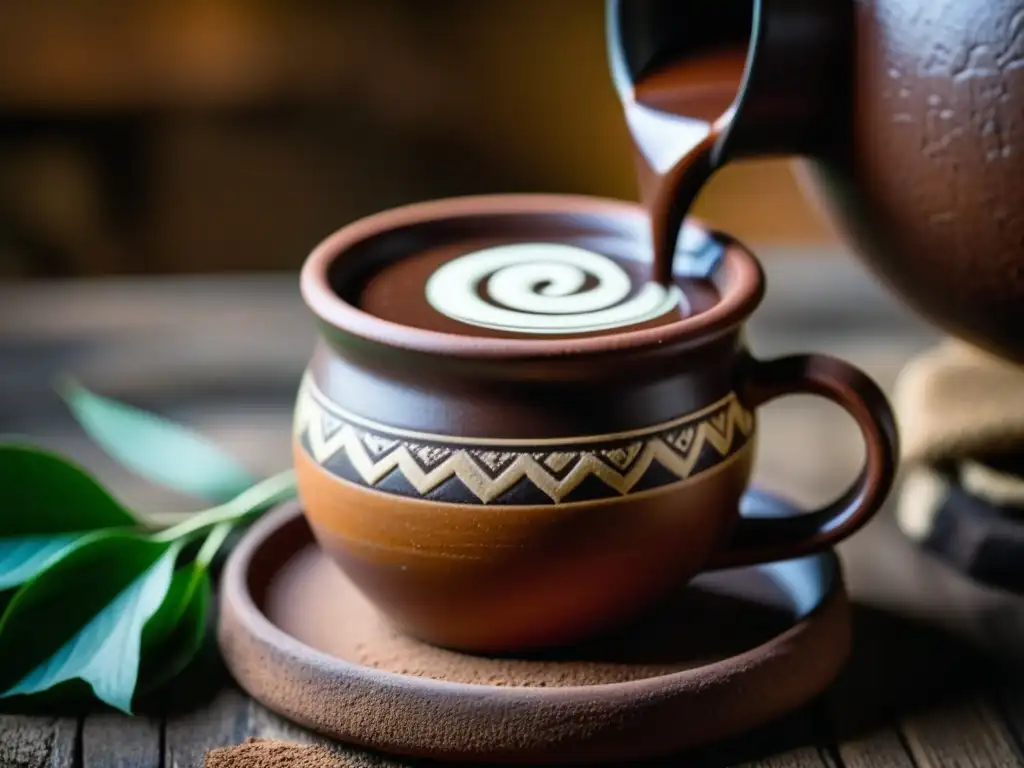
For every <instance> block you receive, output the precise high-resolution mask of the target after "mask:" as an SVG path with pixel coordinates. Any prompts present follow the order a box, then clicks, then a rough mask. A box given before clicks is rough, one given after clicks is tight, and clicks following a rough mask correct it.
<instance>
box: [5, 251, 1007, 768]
mask: <svg viewBox="0 0 1024 768" xmlns="http://www.w3.org/2000/svg"><path fill="white" fill-rule="evenodd" d="M766 268H767V272H768V276H769V293H768V298H767V299H766V301H765V304H764V306H763V307H762V309H761V310H760V311H759V312H758V315H757V316H756V318H755V319H754V320H753V321H752V323H751V325H750V341H751V344H752V346H753V348H754V349H755V350H756V351H757V352H758V353H759V354H761V355H763V356H769V355H773V354H780V353H785V352H791V351H809V350H814V351H827V352H829V353H831V354H834V355H838V356H841V357H844V358H846V359H848V360H850V361H851V362H853V363H855V364H857V365H860V366H861V367H863V368H864V369H865V370H866V371H868V372H869V373H870V374H871V375H873V376H874V377H875V378H876V379H877V380H878V381H879V382H880V383H881V384H882V385H883V386H884V387H885V388H887V389H890V390H891V388H892V386H893V384H894V381H895V379H896V376H897V375H898V373H899V371H900V368H901V367H902V365H903V364H904V363H905V362H906V361H907V360H908V359H909V358H910V357H911V356H912V355H914V354H915V353H916V352H918V351H921V350H923V349H925V348H927V347H928V346H929V345H931V344H932V343H934V342H935V341H936V340H937V335H936V334H935V333H934V332H933V331H932V330H930V329H929V328H928V327H927V326H925V325H924V324H923V323H922V322H921V321H919V320H917V319H916V318H914V317H913V316H912V315H911V314H910V313H909V312H908V311H906V310H905V309H903V308H902V307H901V306H900V305H899V304H898V303H897V302H896V301H895V300H894V299H893V298H892V297H891V296H890V295H889V294H888V293H886V292H885V291H884V289H882V288H881V287H880V286H879V285H878V284H877V283H875V282H874V281H873V280H871V279H870V278H869V277H868V276H867V275H866V274H865V273H864V272H863V270H862V269H861V268H860V267H859V266H858V265H857V264H856V263H855V262H854V260H853V259H850V258H846V257H844V256H842V255H840V257H839V258H835V255H833V256H831V257H828V258H825V257H823V258H821V259H808V258H806V255H804V256H801V257H799V258H797V257H794V258H788V257H787V256H786V254H785V253H780V254H771V255H770V257H768V258H766ZM312 338H313V331H312V327H311V324H310V322H309V318H308V317H307V315H306V313H305V311H304V309H303V307H302V305H301V303H300V301H299V298H298V295H297V291H296V276H295V275H294V274H288V275H274V276H260V277H245V278H238V277H231V278H224V279H218V278H203V279H192V280H190V279H167V280H153V281H131V280H126V281H102V282H93V283H79V284H59V285H54V284H49V285H36V286H24V285H22V286H18V287H17V288H15V287H13V286H12V287H8V288H3V287H0V432H3V433H7V434H12V433H13V434H18V435H21V436H25V437H28V438H30V439H32V440H33V441H35V442H37V443H39V444H43V445H47V446H50V447H54V448H57V449H59V450H61V451H65V452H67V453H68V454H70V455H72V456H74V457H75V458H76V459H78V460H79V461H80V462H81V463H83V464H84V465H86V466H87V467H89V468H90V469H92V470H93V471H94V472H95V473H96V474H97V475H99V476H100V477H101V478H102V479H103V480H104V481H105V482H107V483H109V484H110V485H111V486H112V487H113V488H115V489H116V490H117V492H118V494H119V495H120V497H121V498H122V499H124V500H125V501H127V502H129V503H131V504H134V505H136V506H138V507H141V508H143V509H147V510H153V511H160V512H173V511H174V510H188V509H189V502H188V500H186V499H183V498H180V497H176V496H175V495H173V494H171V493H168V492H163V491H159V490H157V489H154V488H151V487H149V486H147V485H146V484H145V483H144V482H142V481H139V480H137V479H135V478H133V477H132V476H131V475H129V474H128V473H127V472H125V471H123V470H121V469H119V468H118V467H117V466H116V465H114V464H113V462H111V461H110V460H109V459H107V458H106V457H104V456H103V455H102V454H100V453H98V452H97V451H96V450H95V449H94V448H92V447H91V446H90V445H89V443H88V441H87V440H86V439H85V438H84V437H82V436H81V434H80V432H78V431H77V429H76V428H75V426H74V424H73V423H72V421H71V419H70V418H69V416H68V415H67V414H66V413H65V412H64V410H63V408H62V406H61V404H60V403H59V401H58V400H57V398H56V396H55V395H54V394H53V393H52V390H51V389H49V383H50V382H51V381H52V380H53V378H54V377H56V376H57V375H59V374H61V373H73V374H74V375H76V376H78V377H79V378H80V379H81V380H82V381H83V382H84V383H85V384H86V385H88V386H90V387H93V388H95V389H97V390H99V391H101V392H104V393H106V394H108V395H111V396H115V397H120V398H124V399H127V400H130V401H132V402H135V403H137V404H139V405H141V406H143V407H147V408H152V409H156V410H158V411H160V412H162V413H165V414H167V415H169V416H171V417H173V418H176V419H179V420H182V421H184V422H186V423H189V424H191V425H193V426H195V427H197V428H199V429H201V430H203V431H204V432H205V433H206V434H208V435H210V436H212V437H213V438H214V439H215V440H218V441H219V442H221V443H222V444H224V445H225V446H226V447H227V448H228V449H229V450H232V451H234V452H235V453H236V454H237V455H240V456H241V457H243V458H244V459H245V460H246V461H248V462H249V463H250V464H251V466H252V467H253V468H254V469H256V470H258V471H262V472H268V473H269V472H272V471H274V470H276V469H279V468H281V467H283V466H285V465H286V464H287V462H288V439H287V436H288V422H289V419H290V415H291V414H290V409H291V398H292V396H293V393H294V390H295V387H296V384H297V381H298V376H299V374H300V372H301V370H302V367H303V365H304V363H305V361H306V357H307V354H308V352H309V347H310V344H311V341H312ZM762 424H763V442H762V445H763V448H762V450H761V455H760V457H759V459H758V464H757V477H758V480H759V482H760V483H761V484H762V485H764V486H766V487H768V488H773V489H776V490H785V491H786V492H788V493H789V494H790V495H791V496H792V497H794V498H795V499H797V500H799V501H801V502H804V503H813V502H817V501H822V500H824V499H825V498H826V497H828V496H829V495H831V494H833V493H835V492H836V491H838V490H839V489H840V488H841V486H843V485H844V484H845V482H847V481H848V480H849V479H850V478H852V476H853V474H854V472H855V470H856V466H857V463H858V461H859V458H860V450H861V449H860V446H859V444H858V441H857V436H856V431H855V429H854V427H853V426H852V424H850V423H849V422H848V421H846V419H845V418H844V417H843V416H842V414H840V413H839V411H838V409H837V408H835V407H833V406H830V405H827V404H824V403H821V402H819V401H815V400H813V399H811V398H805V397H799V398H790V399H788V400H785V401H780V402H777V403H774V404H772V405H771V406H769V407H768V408H766V409H765V410H764V412H763V417H762ZM890 506H891V504H890ZM840 555H841V558H842V561H843V567H844V572H845V577H846V581H847V584H848V587H849V590H850V592H851V594H852V597H853V600H854V604H855V619H854V621H855V624H854V628H855V629H854V631H855V634H854V652H853V656H852V658H851V659H850V662H849V664H848V665H847V667H846V670H845V671H844V673H843V675H842V676H841V677H840V679H839V680H837V681H836V683H835V684H834V685H833V686H832V687H831V688H830V690H829V691H828V692H827V693H826V694H825V695H824V696H822V697H821V699H820V700H818V701H815V702H813V704H811V705H810V706H808V707H806V708H805V709H804V710H803V711H801V712H797V713H794V714H793V715H792V716H789V717H787V718H785V719H784V720H783V721H782V722H779V723H773V724H771V725H770V726H768V727H765V728H762V729H760V730H759V731H758V732H756V733H752V734H749V735H747V736H744V737H743V738H740V739H734V740H731V741H730V742H728V743H725V744H720V745H715V746H713V747H709V748H708V749H706V750H702V751H701V752H700V753H698V754H692V755H686V756H676V757H673V758H670V759H666V760H663V761H660V762H659V763H658V764H661V765H684V764H685V765H710V766H718V765H734V764H750V765H758V766H772V767H773V768H797V767H798V766H800V767H807V768H810V767H811V766H822V767H823V768H824V767H826V766H827V767H828V768H837V767H839V766H847V767H848V768H869V767H873V766H882V767H884V768H939V767H940V766H941V767H945V766H950V767H952V766H957V767H960V766H964V767H968V766H977V767H978V768H982V767H988V766H1009V765H1019V764H1022V752H1021V740H1022V738H1024V672H1022V671H1021V666H1022V665H1021V663H1020V662H1021V660H1022V658H1024V600H1020V599H1017V598H1014V597H1012V596H1009V595H1005V594H1002V593H998V592H994V591H988V590H983V589H981V588H978V587H977V586H975V585H973V584H970V583H968V582H966V581H964V580H963V579H962V578H960V577H958V576H957V575H956V574H954V573H952V572H951V571H949V570H948V569H947V568H946V567H945V566H943V565H942V564H940V563H937V562H935V561H933V560H931V559H929V558H927V557H925V556H923V555H921V554H920V553H918V552H917V551H916V550H915V549H914V548H913V547H912V546H911V545H910V544H909V543H908V542H907V541H906V540H905V539H904V538H903V537H902V536H901V535H900V534H899V533H898V532H897V530H896V528H895V524H894V523H893V521H892V518H891V509H890V510H887V511H886V513H884V514H882V515H881V516H880V517H879V518H878V519H876V520H875V521H874V522H872V523H871V524H870V525H869V526H868V527H867V528H865V529H864V530H863V531H862V532H861V533H859V534H858V535H857V536H855V537H854V538H852V539H851V540H849V541H848V542H846V543H845V544H844V545H842V546H841V547H840ZM0 663H2V660H0ZM208 663H209V664H210V665H212V666H211V667H210V669H211V670H213V671H212V672H210V673H208V674H205V675H204V677H205V679H206V681H207V682H208V683H209V684H210V685H209V686H208V687H209V691H208V692H207V693H204V694H203V695H201V696H199V698H197V699H196V700H193V701H188V700H182V701H177V700H175V699H174V697H173V696H172V697H169V698H168V699H167V700H165V701H162V702H159V703H158V705H157V707H156V709H154V710H153V712H152V713H149V714H147V715H146V716H144V717H138V718H134V719H128V718H124V717H120V716H117V715H111V714H86V715H80V714H79V715H73V716H64V715H61V716H48V717H41V716H30V715H21V714H18V715H15V714H7V715H0V764H2V768H7V767H8V766H18V767H19V768H20V767H22V766H25V767H30V768H43V767H44V766H45V767H46V768H65V767H69V766H76V767H78V768H113V767H114V766H117V767H118V768H140V767H141V766H161V765H163V766H167V767H168V768H170V767H171V766H174V767H175V768H191V767H192V766H201V765H202V761H203V756H204V755H205V753H206V751H207V750H208V749H210V748H212V747H216V746H223V745H228V744H234V743H237V742H240V741H242V740H244V739H245V738H247V737H249V736H267V737H279V738H287V739H291V740H296V741H307V742H309V741H317V740H318V738H317V737H316V736H314V735H313V734H310V733H307V732H305V731H303V730H302V729H299V728H297V727H295V726H293V725H291V724H289V723H286V722H284V721H282V720H281V719H280V718H278V717H276V716H275V715H273V714H272V713H270V712H268V711H267V710H266V709H264V708H263V707H262V706H260V705H259V704H257V703H255V702H253V701H251V700H250V699H248V698H247V697H246V696H245V695H244V694H242V693H241V692H240V691H238V690H237V688H235V687H234V686H233V685H232V684H231V682H230V681H229V680H227V678H226V677H224V676H223V673H222V671H220V668H219V667H218V666H217V664H216V656H215V655H212V656H211V658H210V660H209V661H208ZM161 709H163V711H162V712H161V711H160V710H161ZM352 754H353V755H355V754H356V753H355V752H352ZM362 757H363V758H364V760H368V762H363V763H362V764H377V765H382V766H387V765H407V764H408V763H403V762H402V761H398V760H393V759H391V758H385V757H378V758H375V759H374V758H372V757H371V756H365V755H364V756H362Z"/></svg>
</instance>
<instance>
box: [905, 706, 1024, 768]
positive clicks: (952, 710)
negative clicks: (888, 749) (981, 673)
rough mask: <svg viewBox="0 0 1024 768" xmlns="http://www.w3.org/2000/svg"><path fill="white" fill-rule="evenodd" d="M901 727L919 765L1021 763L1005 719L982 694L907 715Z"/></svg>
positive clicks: (1002, 766)
mask: <svg viewBox="0 0 1024 768" xmlns="http://www.w3.org/2000/svg"><path fill="white" fill-rule="evenodd" d="M901 730H902V731H903V735H904V736H905V738H906V741H907V748H908V749H909V750H910V753H911V755H913V757H914V761H915V762H916V764H917V765H918V766H919V768H961V767H963V768H975V767H977V768H1008V767H1009V766H1019V765H1024V760H1022V758H1021V755H1020V754H1019V753H1018V751H1017V748H1016V746H1015V745H1014V743H1013V737H1012V735H1011V734H1010V732H1009V729H1008V728H1007V725H1006V723H1005V721H1004V720H1003V718H1002V717H1000V715H999V713H998V711H997V710H996V708H995V707H994V706H993V705H992V703H991V702H990V701H988V700H986V699H985V698H983V697H981V696H973V697H970V698H968V699H966V700H964V701H960V702H957V703H953V704H948V705H944V706H941V707H938V708H936V709H934V710H932V711H929V712H924V713H921V714H917V715H914V716H913V717H909V718H907V719H906V720H904V721H903V722H902V724H901Z"/></svg>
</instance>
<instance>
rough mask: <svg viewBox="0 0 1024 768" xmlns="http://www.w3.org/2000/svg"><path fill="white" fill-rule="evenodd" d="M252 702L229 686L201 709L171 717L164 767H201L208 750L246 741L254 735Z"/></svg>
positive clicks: (168, 721)
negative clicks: (251, 725) (252, 732)
mask: <svg viewBox="0 0 1024 768" xmlns="http://www.w3.org/2000/svg"><path fill="white" fill-rule="evenodd" d="M251 705H252V701H251V699H249V697H248V696H246V695H245V694H244V693H242V692H241V691H240V690H238V689H237V688H235V687H230V688H226V689H225V690H223V691H222V692H221V693H220V694H218V695H217V697H216V698H215V699H214V700H213V701H211V702H209V703H208V704H206V705H204V706H202V707H200V708H197V709H194V710H192V711H189V712H187V713H184V714H175V715H172V716H170V717H168V718H167V721H166V724H165V726H164V766H165V768H202V765H203V760H204V759H205V757H206V753H207V752H208V751H209V750H211V749H214V748H216V747H225V746H230V745H232V744H240V743H241V742H243V741H245V740H246V739H247V738H248V737H249V736H250V735H251V734H250V713H251Z"/></svg>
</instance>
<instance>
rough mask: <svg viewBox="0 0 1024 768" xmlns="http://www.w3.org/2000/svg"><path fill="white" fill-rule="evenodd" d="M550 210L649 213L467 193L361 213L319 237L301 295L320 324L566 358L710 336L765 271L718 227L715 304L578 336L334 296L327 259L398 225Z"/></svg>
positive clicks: (411, 346) (430, 349)
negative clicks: (406, 320)
mask: <svg viewBox="0 0 1024 768" xmlns="http://www.w3.org/2000/svg"><path fill="white" fill-rule="evenodd" d="M552 213H561V214H565V215H567V216H573V215H578V216H588V217H594V216H595V214H596V215H598V216H606V217H609V218H611V219H616V220H619V221H620V222H621V221H622V220H623V219H631V220H632V221H631V223H632V224H633V225H634V226H636V225H640V226H646V220H647V219H646V214H645V212H644V210H643V209H642V208H641V207H640V206H639V205H637V204H635V203H629V202H626V201H619V200H613V199H606V198H599V197H589V196H583V195H556V194H496V195H469V196H465V197H455V198H446V199H440V200H432V201H429V202H422V203H413V204H410V205H405V206H401V207H398V208H393V209H390V210H387V211H383V212H381V213H377V214H373V215H371V216H367V217H365V218H362V219H359V220H357V221H355V222H353V223H351V224H349V225H347V226H344V227H342V228H341V229H339V230H337V231H336V232H334V233H333V234H331V235H329V236H328V237H327V238H325V239H324V240H323V241H321V242H320V244H319V245H317V246H316V248H314V249H313V251H312V252H311V253H310V254H309V256H308V257H307V259H306V261H305V263H304V264H303V266H302V270H301V273H300V291H301V294H302V298H303V301H304V302H305V303H306V305H307V306H308V307H309V309H310V310H311V311H312V312H313V314H314V315H315V316H316V317H317V318H318V319H319V321H320V322H321V323H324V324H325V325H326V326H328V327H329V328H333V329H335V330H336V331H338V332H340V333H341V334H344V335H349V336H355V337H357V338H360V339H363V340H366V341H370V342H374V343H377V344H382V345H384V346H388V347H394V348H398V349H404V350H409V351H416V352H422V353H426V354H432V355H444V356H451V357H462V358H482V359H486V358H490V359H509V358H531V357H564V356H570V355H581V354H588V353H607V352H613V351H624V350H636V349H641V348H647V347H660V346H663V345H666V344H669V343H671V344H673V345H675V344H685V343H686V342H698V343H699V342H704V341H708V340H710V339H712V338H715V337H718V336H719V335H721V334H722V333H725V332H727V331H730V330H732V329H733V328H735V327H736V326H737V325H739V324H741V323H743V322H744V321H745V320H746V319H747V318H748V317H749V316H750V314H751V313H752V312H753V311H754V309H756V307H757V305H758V304H759V303H760V301H761V299H762V297H763V295H764V273H763V271H762V269H761V265H760V263H759V262H758V261H757V259H756V258H755V256H754V255H753V254H752V253H751V252H750V251H749V250H748V249H746V248H745V247H744V246H743V245H741V244H740V243H739V242H737V241H736V240H734V239H733V238H731V237H729V236H728V235H724V234H722V233H719V232H715V236H716V238H718V239H719V240H720V241H722V242H723V243H724V245H725V252H724V254H723V256H722V259H721V262H720V264H719V265H718V267H717V269H716V271H715V274H714V276H713V277H712V282H713V284H714V286H715V288H716V290H717V291H718V294H719V301H718V302H717V303H716V304H715V305H714V306H712V307H711V308H709V309H707V310H705V311H703V312H700V313H699V314H696V315H691V316H688V317H684V318H681V319H680V320H677V321H675V322H672V323H667V324H665V325H661V326H657V327H654V328H645V329H641V330H634V331H619V332H615V331H611V332H609V333H608V334H602V335H599V336H588V337H582V338H578V339H566V338H560V339H507V338H492V337H487V336H461V335H458V334H453V333H443V332H440V331H432V330H428V329H425V328H416V327H412V326H408V325H402V324H400V323H395V322H391V321H389V320H384V319H382V318H380V317H377V316H375V315H372V314H370V313H368V312H365V311H363V310H361V309H359V308H358V307H357V306H355V305H353V304H351V303H350V302H348V301H346V300H345V299H343V298H342V297H341V296H339V295H338V292H337V291H336V290H335V288H334V287H333V286H332V284H331V279H330V271H331V266H332V265H333V264H334V263H335V261H336V260H337V259H339V258H344V256H345V254H346V253H347V252H348V251H349V250H350V249H351V248H352V247H353V246H355V245H356V244H358V243H360V242H361V241H364V240H366V239H369V238H371V237H374V236H377V235H380V234H382V233H384V232H387V231H389V230H392V229H395V228H399V227H408V226H415V225H416V224H418V223H428V222H432V221H437V220H439V219H459V218H467V217H471V216H474V215H481V214H488V215H503V214H508V215H516V216H524V215H525V216H528V215H531V214H535V215H538V216H540V215H551V214H552ZM687 224H688V225H689V226H697V227H699V228H700V229H703V230H704V231H709V230H708V229H707V228H706V227H704V226H703V225H702V224H701V223H700V222H698V221H695V220H694V219H693V218H689V219H687Z"/></svg>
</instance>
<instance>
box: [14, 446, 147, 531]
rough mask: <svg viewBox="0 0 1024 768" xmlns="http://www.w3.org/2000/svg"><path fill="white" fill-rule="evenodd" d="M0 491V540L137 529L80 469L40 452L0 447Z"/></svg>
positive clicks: (124, 511) (127, 515)
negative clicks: (104, 529)
mask: <svg viewBox="0 0 1024 768" xmlns="http://www.w3.org/2000/svg"><path fill="white" fill-rule="evenodd" d="M0 488H3V494H4V495H3V502H2V506H0V538H8V537H14V536H40V535H44V534H65V533H74V532H80V531H83V530H91V529H96V528H118V527H135V526H138V525H139V521H138V520H137V519H136V518H135V517H134V516H133V515H132V514H131V513H130V512H129V511H128V510H126V509H125V508H124V507H123V506H121V504H119V503H118V502H117V501H116V500H115V499H114V498H113V497H112V496H111V495H110V494H109V493H107V491H106V490H104V489H103V487H102V486H100V484H99V483H97V482H96V481H95V480H94V479H93V478H92V477H91V476H90V475H89V474H88V473H86V472H85V470H83V469H81V468H80V467H78V466H77V465H75V464H74V463H72V462H70V461H68V460H67V459H64V458H61V457H60V456H58V455H56V454H54V453H50V452H49V451H45V450H42V449H39V448H34V447H31V446H26V445H17V444H0Z"/></svg>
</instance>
